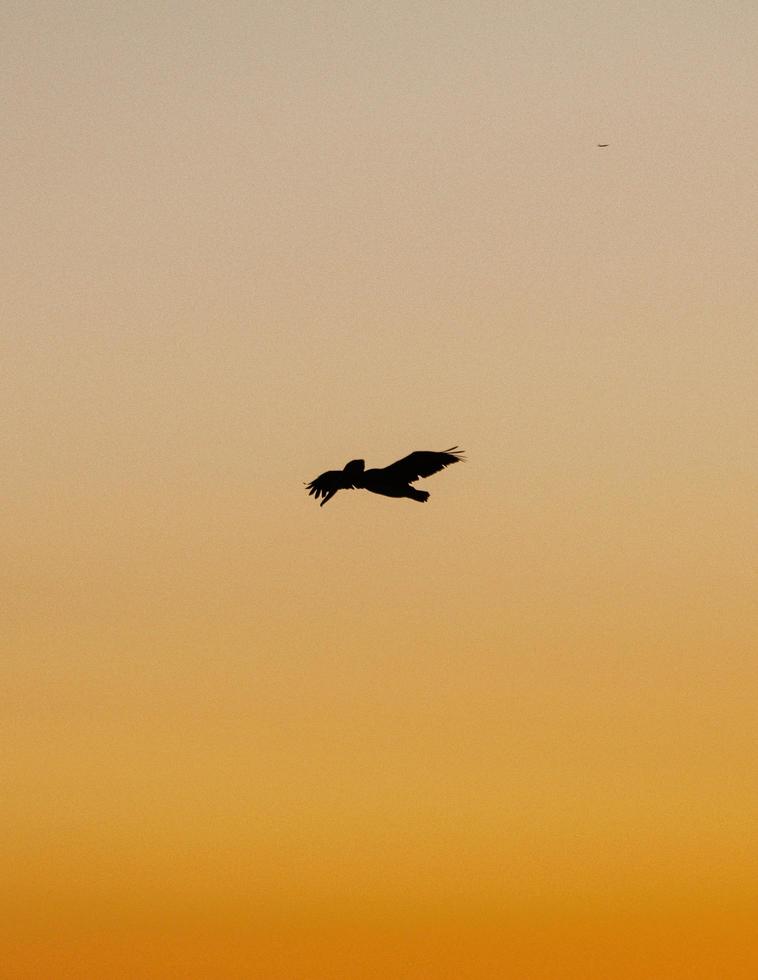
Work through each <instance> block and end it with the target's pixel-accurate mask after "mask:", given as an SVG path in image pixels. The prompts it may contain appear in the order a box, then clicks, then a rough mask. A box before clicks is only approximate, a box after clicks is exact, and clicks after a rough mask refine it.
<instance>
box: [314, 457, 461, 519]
mask: <svg viewBox="0 0 758 980" xmlns="http://www.w3.org/2000/svg"><path fill="white" fill-rule="evenodd" d="M462 452H463V450H461V449H458V447H457V446H453V447H452V448H451V449H445V450H444V451H443V452H441V453H432V452H415V453H411V454H410V456H405V457H404V458H403V459H399V460H398V461H397V462H396V463H391V464H390V465H389V466H385V467H384V469H376V470H367V469H366V464H365V462H364V461H363V460H362V459H353V460H351V461H350V462H349V463H346V464H345V466H344V468H343V469H341V470H327V471H326V473H322V474H321V476H317V477H316V479H315V480H311V482H310V483H306V487H307V489H308V494H309V496H312V497H315V498H316V500H318V498H319V497H323V498H324V499H323V500H322V501H321V504H320V506H321V507H323V506H324V504H326V503H328V502H329V501H330V500H331V499H332V497H333V496H334V495H335V493H336V492H337V491H338V490H352V489H356V490H370V491H371V493H380V494H382V495H383V496H385V497H410V499H411V500H418V502H419V503H421V504H423V503H426V501H427V500H428V499H429V494H428V493H427V491H426V490H417V489H416V488H415V487H412V486H411V483H415V481H416V480H420V479H423V478H424V477H427V476H431V475H432V474H433V473H439V471H440V470H444V469H445V467H446V466H451V465H452V464H453V463H459V462H461V461H462V460H463V455H462Z"/></svg>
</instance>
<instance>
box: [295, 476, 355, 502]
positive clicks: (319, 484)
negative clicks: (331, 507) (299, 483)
mask: <svg viewBox="0 0 758 980" xmlns="http://www.w3.org/2000/svg"><path fill="white" fill-rule="evenodd" d="M351 486H352V484H350V483H348V482H347V480H346V479H345V474H344V473H343V472H342V470H327V471H326V473H322V474H321V476H317V477H316V479H315V480H311V482H310V483H306V487H307V489H308V495H309V496H310V497H315V498H316V500H318V498H319V497H323V498H324V499H323V500H322V501H321V504H320V506H321V507H323V506H324V504H326V503H328V502H329V501H330V500H331V499H332V497H333V496H334V495H335V493H336V492H337V491H338V490H347V489H348V488H349V487H351Z"/></svg>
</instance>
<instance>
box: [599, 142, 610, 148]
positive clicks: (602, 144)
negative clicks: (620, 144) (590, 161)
mask: <svg viewBox="0 0 758 980" xmlns="http://www.w3.org/2000/svg"><path fill="white" fill-rule="evenodd" d="M597 145H598V146H599V147H601V148H602V147H604V146H610V143H598V144H597Z"/></svg>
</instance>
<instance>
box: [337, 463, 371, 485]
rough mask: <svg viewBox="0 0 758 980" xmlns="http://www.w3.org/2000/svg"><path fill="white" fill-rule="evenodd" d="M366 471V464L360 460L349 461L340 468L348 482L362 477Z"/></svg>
mask: <svg viewBox="0 0 758 980" xmlns="http://www.w3.org/2000/svg"><path fill="white" fill-rule="evenodd" d="M365 469H366V463H365V461H364V460H362V459H351V460H350V462H349V463H345V465H344V467H343V468H342V472H343V473H344V474H345V476H346V477H347V479H348V480H349V481H350V482H353V481H354V480H357V479H359V478H360V477H361V476H363V471H364V470H365Z"/></svg>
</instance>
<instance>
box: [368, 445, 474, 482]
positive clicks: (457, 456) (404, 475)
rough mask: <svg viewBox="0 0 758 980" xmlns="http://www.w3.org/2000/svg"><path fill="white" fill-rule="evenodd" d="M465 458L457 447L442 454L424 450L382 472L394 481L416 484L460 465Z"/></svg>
mask: <svg viewBox="0 0 758 980" xmlns="http://www.w3.org/2000/svg"><path fill="white" fill-rule="evenodd" d="M463 458H464V457H463V450H462V449H459V448H458V447H457V446H453V447H452V448H450V449H445V450H444V451H443V452H441V453H432V452H424V451H423V450H422V451H420V452H415V453H411V454H410V456H404V457H403V458H402V459H399V460H398V461H397V462H396V463H390V465H389V466H385V467H384V469H383V470H382V472H383V473H385V474H386V475H387V476H389V477H391V478H392V479H396V480H401V481H402V482H404V483H414V482H415V481H416V480H422V479H423V478H424V477H425V476H431V475H432V474H433V473H439V471H440V470H444V469H445V467H446V466H451V465H452V464H453V463H460V462H461V461H462V460H463Z"/></svg>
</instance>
